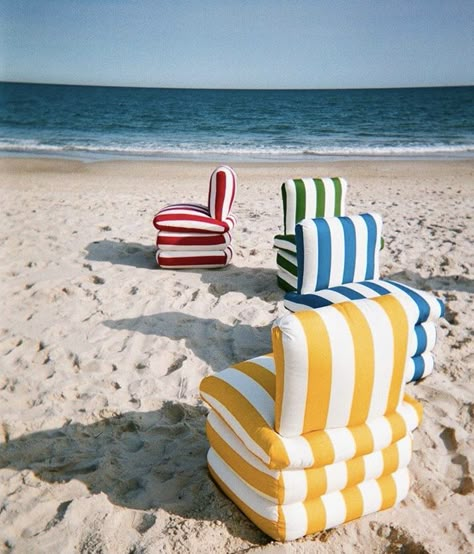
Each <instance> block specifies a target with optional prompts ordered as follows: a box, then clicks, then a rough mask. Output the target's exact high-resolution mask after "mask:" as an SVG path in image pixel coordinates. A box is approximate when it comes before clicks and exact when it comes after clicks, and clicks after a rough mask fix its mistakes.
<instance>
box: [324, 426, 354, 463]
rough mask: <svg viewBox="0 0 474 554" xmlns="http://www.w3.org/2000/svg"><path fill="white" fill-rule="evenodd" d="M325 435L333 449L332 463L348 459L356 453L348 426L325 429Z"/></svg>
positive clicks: (352, 436)
mask: <svg viewBox="0 0 474 554" xmlns="http://www.w3.org/2000/svg"><path fill="white" fill-rule="evenodd" d="M326 433H327V435H328V436H329V439H330V441H331V444H332V446H333V449H334V463H336V462H341V461H343V460H350V459H351V458H353V457H354V455H355V453H356V443H355V440H354V435H353V434H352V433H351V432H350V430H349V428H348V427H339V428H337V429H327V430H326Z"/></svg>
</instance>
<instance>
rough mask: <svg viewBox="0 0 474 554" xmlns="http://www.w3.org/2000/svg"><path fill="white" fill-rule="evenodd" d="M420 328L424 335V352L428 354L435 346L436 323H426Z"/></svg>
mask: <svg viewBox="0 0 474 554" xmlns="http://www.w3.org/2000/svg"><path fill="white" fill-rule="evenodd" d="M421 325H422V327H423V328H424V330H425V333H426V350H425V352H430V351H431V350H433V348H434V347H435V344H436V323H434V322H433V321H428V322H427V323H422V324H421Z"/></svg>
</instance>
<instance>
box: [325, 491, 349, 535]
mask: <svg viewBox="0 0 474 554" xmlns="http://www.w3.org/2000/svg"><path fill="white" fill-rule="evenodd" d="M321 501H322V503H323V504H324V509H325V510H326V529H329V528H331V527H335V526H336V525H339V524H340V523H344V521H345V520H346V515H347V511H346V503H345V501H344V497H343V496H342V494H341V493H340V492H339V491H335V492H331V493H329V494H325V495H323V496H321Z"/></svg>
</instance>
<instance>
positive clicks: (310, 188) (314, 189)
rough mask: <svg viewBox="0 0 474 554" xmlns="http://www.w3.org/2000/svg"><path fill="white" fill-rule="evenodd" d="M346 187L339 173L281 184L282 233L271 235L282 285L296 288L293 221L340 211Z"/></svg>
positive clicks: (296, 268) (338, 214)
mask: <svg viewBox="0 0 474 554" xmlns="http://www.w3.org/2000/svg"><path fill="white" fill-rule="evenodd" d="M346 190H347V183H346V181H345V180H344V179H341V178H339V177H325V178H314V179H313V178H307V179H290V180H288V181H286V182H285V183H283V184H282V186H281V195H282V201H283V233H282V234H279V235H276V236H275V238H274V246H275V247H276V248H277V250H278V252H277V266H278V284H279V286H280V287H281V288H282V289H284V290H286V291H292V290H296V280H297V274H298V262H297V259H296V241H295V227H296V224H297V223H298V222H299V221H301V220H302V219H306V218H314V217H330V216H340V215H344V209H345V197H346Z"/></svg>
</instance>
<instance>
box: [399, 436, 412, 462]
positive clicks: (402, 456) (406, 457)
mask: <svg viewBox="0 0 474 554" xmlns="http://www.w3.org/2000/svg"><path fill="white" fill-rule="evenodd" d="M396 444H397V450H398V467H399V468H402V467H406V466H407V465H408V464H409V463H410V460H411V456H412V453H413V439H412V437H411V433H410V434H409V435H407V436H406V437H404V438H403V439H400V440H399V441H398V442H397V443H396Z"/></svg>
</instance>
